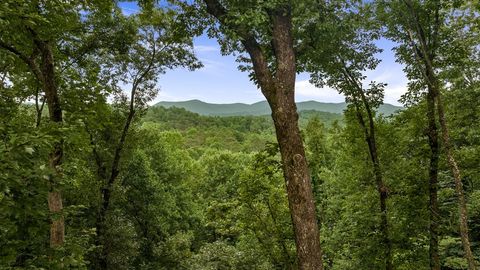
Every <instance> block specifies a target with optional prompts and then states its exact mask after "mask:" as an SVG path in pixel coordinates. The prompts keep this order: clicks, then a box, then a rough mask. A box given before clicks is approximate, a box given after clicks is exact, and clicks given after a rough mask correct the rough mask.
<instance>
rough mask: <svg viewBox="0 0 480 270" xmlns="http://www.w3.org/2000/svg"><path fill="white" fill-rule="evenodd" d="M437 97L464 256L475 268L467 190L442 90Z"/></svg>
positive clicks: (469, 266)
mask: <svg viewBox="0 0 480 270" xmlns="http://www.w3.org/2000/svg"><path fill="white" fill-rule="evenodd" d="M436 98H437V111H438V118H439V121H440V127H441V128H442V141H443V145H444V147H445V151H446V152H447V161H448V165H449V166H450V169H451V171H452V174H453V178H454V181H455V192H456V194H457V197H458V210H459V211H458V212H459V220H460V237H461V239H462V245H463V251H464V252H465V254H464V256H465V258H466V259H467V262H468V269H469V270H475V269H476V263H475V258H474V257H473V253H472V249H471V245H470V239H469V236H468V211H467V202H466V199H465V192H464V189H463V183H462V178H461V176H460V169H459V168H458V165H457V161H456V159H455V156H454V153H453V147H452V144H451V142H450V135H449V131H448V126H447V120H446V119H445V111H444V108H443V102H442V96H441V93H440V91H437V93H436Z"/></svg>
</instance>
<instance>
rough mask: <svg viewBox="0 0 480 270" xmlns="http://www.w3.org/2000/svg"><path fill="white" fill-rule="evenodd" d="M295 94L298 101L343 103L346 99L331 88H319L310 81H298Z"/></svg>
mask: <svg viewBox="0 0 480 270" xmlns="http://www.w3.org/2000/svg"><path fill="white" fill-rule="evenodd" d="M295 93H296V100H297V101H304V100H310V99H314V100H317V101H321V102H343V101H345V98H344V96H343V95H341V94H339V93H338V92H337V91H336V90H335V89H332V88H330V87H324V88H317V87H315V85H313V84H311V83H310V82H309V81H308V80H303V81H297V82H296V83H295Z"/></svg>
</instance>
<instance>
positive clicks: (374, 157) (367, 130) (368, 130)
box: [342, 61, 393, 270]
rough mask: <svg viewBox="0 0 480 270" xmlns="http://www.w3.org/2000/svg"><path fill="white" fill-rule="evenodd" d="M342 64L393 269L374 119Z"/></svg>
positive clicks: (387, 258)
mask: <svg viewBox="0 0 480 270" xmlns="http://www.w3.org/2000/svg"><path fill="white" fill-rule="evenodd" d="M342 65H343V71H342V73H343V75H344V76H345V78H346V79H347V81H349V82H350V85H351V87H352V88H353V91H354V92H353V95H352V96H353V104H354V106H355V111H356V115H357V119H358V122H359V123H360V126H361V127H362V129H363V132H364V134H365V140H366V142H367V145H368V152H369V155H370V159H371V161H372V166H373V174H374V177H375V183H376V185H377V191H378V194H379V197H380V232H381V234H382V242H383V246H384V248H385V250H384V252H385V253H384V262H385V269H386V270H392V269H393V261H392V249H393V247H392V241H391V239H390V232H389V225H388V211H387V200H388V188H387V186H386V184H385V181H384V179H383V173H382V168H381V166H380V160H379V158H378V149H377V140H376V136H375V119H374V116H373V111H372V108H371V106H370V103H369V101H368V100H367V97H366V96H365V93H364V91H363V88H362V86H361V83H360V82H359V81H358V80H357V79H356V78H355V77H354V75H353V74H352V73H351V72H350V70H349V69H348V67H347V65H346V64H345V61H342ZM359 98H360V100H359ZM362 105H363V107H364V108H365V112H366V113H367V118H368V126H367V123H365V119H364V116H363V113H362V108H361V106H362Z"/></svg>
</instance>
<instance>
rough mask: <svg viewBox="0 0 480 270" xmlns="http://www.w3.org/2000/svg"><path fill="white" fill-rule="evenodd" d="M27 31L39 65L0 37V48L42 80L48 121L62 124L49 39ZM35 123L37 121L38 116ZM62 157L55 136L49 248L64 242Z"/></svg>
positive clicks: (52, 155)
mask: <svg viewBox="0 0 480 270" xmlns="http://www.w3.org/2000/svg"><path fill="white" fill-rule="evenodd" d="M27 30H28V31H29V33H30V34H31V37H32V40H33V43H34V45H35V49H34V50H38V51H39V52H40V54H41V63H40V65H38V64H37V63H36V60H37V59H36V54H34V55H32V56H31V57H28V56H27V55H26V54H24V53H23V52H21V51H19V50H18V49H16V48H15V47H13V46H11V45H9V44H7V43H6V42H4V41H2V40H0V48H2V49H4V50H7V51H9V52H10V53H12V54H14V55H16V56H17V57H18V58H20V59H21V60H22V61H23V62H25V64H26V65H27V66H28V67H29V68H30V71H31V72H32V73H33V75H34V76H35V78H36V79H37V80H38V81H39V82H40V83H41V85H42V87H43V90H44V91H45V100H46V103H47V106H48V111H49V119H50V121H51V122H53V123H55V124H57V125H61V124H62V123H63V114H62V107H61V103H60V98H59V95H58V88H57V84H56V82H55V62H54V57H53V50H52V46H51V44H50V42H49V41H44V40H41V39H40V38H39V37H38V35H37V33H36V32H35V31H34V30H33V29H31V28H27ZM37 124H39V122H38V119H37ZM62 158H63V139H62V138H61V137H60V138H56V141H55V142H54V144H53V150H52V152H50V154H49V160H48V164H49V167H50V168H51V169H52V171H53V174H52V175H51V176H50V182H49V189H50V191H49V194H48V207H49V211H50V214H51V216H52V217H51V219H52V220H51V224H50V246H51V247H59V246H62V245H63V243H64V242H65V225H64V220H63V214H62V211H63V205H62V194H61V192H60V190H59V184H60V182H61V178H62V172H61V169H60V166H61V165H62Z"/></svg>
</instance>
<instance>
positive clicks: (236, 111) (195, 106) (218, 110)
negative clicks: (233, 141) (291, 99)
mask: <svg viewBox="0 0 480 270" xmlns="http://www.w3.org/2000/svg"><path fill="white" fill-rule="evenodd" d="M155 106H162V107H165V108H170V107H177V108H184V109H185V110H187V111H191V112H194V113H198V114H200V115H210V116H234V115H267V114H270V113H271V110H270V108H269V107H268V103H267V102H266V101H260V102H256V103H253V104H245V103H231V104H214V103H207V102H203V101H201V100H198V99H194V100H187V101H161V102H159V103H157V104H155ZM346 107H347V104H346V103H345V102H341V103H324V102H318V101H313V100H312V101H302V102H297V110H298V111H299V112H301V111H312V110H313V111H320V112H329V113H336V114H342V113H343V111H344V110H345V108H346ZM401 109H402V107H399V106H394V105H392V104H382V105H381V106H380V108H379V109H378V111H379V112H380V113H381V114H384V115H391V114H393V113H395V112H396V111H398V110H401Z"/></svg>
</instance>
